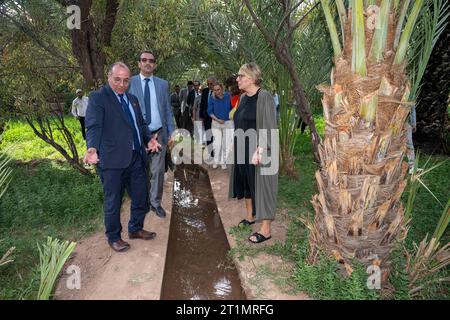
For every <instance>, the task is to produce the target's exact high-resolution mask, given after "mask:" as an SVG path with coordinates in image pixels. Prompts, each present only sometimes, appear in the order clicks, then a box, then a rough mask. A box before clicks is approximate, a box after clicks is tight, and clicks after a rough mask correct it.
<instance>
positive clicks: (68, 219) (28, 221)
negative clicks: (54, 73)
mask: <svg viewBox="0 0 450 320" xmlns="http://www.w3.org/2000/svg"><path fill="white" fill-rule="evenodd" d="M67 125H68V127H69V128H71V130H72V131H73V132H77V134H76V136H75V139H76V141H77V144H78V146H79V150H80V152H81V153H82V152H83V151H84V148H85V146H84V141H83V139H82V137H81V132H80V129H79V123H78V121H77V120H76V119H73V118H71V117H68V118H67ZM12 145H13V146H14V152H13V155H12V156H13V159H14V162H13V163H12V165H11V166H12V168H13V169H14V172H13V176H12V181H11V184H10V186H9V189H8V191H7V192H6V193H5V195H4V196H3V198H2V199H1V200H0V239H4V241H2V242H0V255H1V254H3V253H5V252H6V251H7V250H8V249H9V248H10V247H12V246H15V247H16V250H15V251H14V253H13V259H14V262H12V263H10V264H8V265H6V266H3V267H0V299H35V298H36V295H37V291H38V289H39V277H40V274H39V270H38V266H39V252H38V248H37V243H38V242H39V243H44V242H46V239H47V236H51V237H53V238H58V239H60V240H70V241H75V242H76V241H78V240H80V239H82V238H83V237H85V236H87V235H89V234H91V233H93V232H95V231H98V230H101V228H102V226H103V214H102V203H103V192H102V188H101V184H100V181H99V179H98V177H95V176H83V175H81V174H80V173H78V172H77V171H75V170H74V169H72V168H71V167H70V166H68V165H67V163H65V162H64V161H59V160H55V159H61V158H62V156H61V155H60V154H59V153H57V152H56V151H55V150H54V149H53V148H52V147H50V146H48V145H47V144H45V143H44V142H43V141H42V140H40V139H39V138H37V137H36V136H35V135H34V133H33V132H32V130H31V128H30V127H29V126H28V125H27V124H26V123H24V122H20V121H19V120H14V121H10V122H9V124H8V126H7V129H6V130H5V132H4V136H3V141H2V144H1V148H0V149H3V150H4V149H6V148H8V147H9V146H12Z"/></svg>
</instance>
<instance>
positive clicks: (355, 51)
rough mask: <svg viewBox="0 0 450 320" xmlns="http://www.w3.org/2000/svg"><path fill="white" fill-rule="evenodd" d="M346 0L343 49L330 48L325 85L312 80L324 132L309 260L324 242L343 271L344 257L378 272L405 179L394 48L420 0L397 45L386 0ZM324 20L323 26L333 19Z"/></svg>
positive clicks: (394, 233)
mask: <svg viewBox="0 0 450 320" xmlns="http://www.w3.org/2000/svg"><path fill="white" fill-rule="evenodd" d="M326 2H328V1H325V0H322V3H326ZM350 2H351V4H352V9H353V10H352V9H349V10H348V14H347V17H346V19H345V21H346V25H345V26H343V28H342V29H343V30H345V39H346V40H345V46H344V50H343V53H341V51H340V50H339V49H340V48H336V49H338V50H336V49H335V61H334V62H335V68H334V70H333V71H332V75H331V86H329V85H321V86H319V87H318V89H319V90H320V91H321V92H323V113H324V119H325V136H324V140H323V143H321V144H320V147H319V155H320V165H321V167H320V169H319V170H318V171H317V172H316V180H317V184H318V189H319V194H316V195H314V197H313V199H312V204H313V207H314V211H315V220H314V223H313V224H310V229H311V233H310V244H311V249H312V250H311V255H310V260H311V261H314V260H315V257H316V256H317V249H318V248H321V249H325V251H326V252H328V253H329V254H330V255H332V256H334V257H336V259H337V260H338V261H339V262H340V263H341V265H342V270H343V271H346V272H347V273H351V272H352V267H351V262H352V260H353V259H357V260H359V261H360V262H362V263H364V264H365V265H366V266H369V265H376V266H378V267H380V268H381V272H382V280H386V279H387V275H388V273H389V266H390V262H389V254H390V252H391V251H392V249H393V247H394V245H395V243H396V241H398V240H399V239H401V238H403V237H405V236H406V232H407V228H406V221H405V220H404V213H403V212H404V210H403V205H402V202H401V200H400V198H401V195H402V193H403V190H404V188H405V186H406V181H405V173H406V171H407V164H406V163H405V162H404V161H403V157H404V155H405V151H406V120H407V117H408V114H409V112H410V108H411V107H410V105H411V103H409V102H408V98H409V79H408V76H407V74H406V71H405V70H406V69H405V66H406V62H405V61H404V59H405V58H404V57H405V55H404V54H403V52H400V51H399V50H403V49H404V48H405V42H408V41H409V35H408V34H407V33H405V32H406V30H408V29H410V30H412V26H414V23H415V21H414V19H415V18H414V13H416V11H417V10H419V11H420V3H419V2H420V1H417V5H416V6H415V7H414V10H412V13H410V16H409V19H408V22H407V25H406V26H405V31H404V33H403V34H402V38H401V41H400V44H399V46H398V50H396V49H394V40H395V31H396V29H397V21H398V16H397V15H396V14H395V12H394V9H393V6H392V3H391V1H390V0H382V1H378V2H377V3H378V4H380V7H377V6H370V7H363V1H362V0H352V1H350ZM325 7H326V6H324V8H325ZM383 11H384V12H387V14H383ZM341 21H342V20H341ZM327 22H328V24H329V27H330V25H332V24H333V23H334V22H333V20H331V19H330V20H329V21H327ZM332 29H333V28H330V30H332ZM334 30H337V29H336V28H335V27H334ZM332 36H333V33H332ZM335 36H337V33H335ZM378 51H379V52H378Z"/></svg>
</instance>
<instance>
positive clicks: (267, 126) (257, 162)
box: [229, 63, 278, 243]
mask: <svg viewBox="0 0 450 320" xmlns="http://www.w3.org/2000/svg"><path fill="white" fill-rule="evenodd" d="M237 83H238V85H239V89H241V90H243V91H244V94H243V95H242V97H241V101H240V104H239V106H238V107H237V110H236V112H235V114H234V117H233V120H234V127H235V137H234V164H233V166H232V168H231V173H230V192H229V195H230V197H232V198H238V199H242V198H245V206H246V211H247V216H246V218H245V219H243V220H242V221H241V222H240V223H239V225H252V224H254V223H255V222H256V221H258V222H261V227H260V230H259V231H258V232H255V233H253V234H252V235H251V236H250V237H249V241H250V242H253V243H260V242H263V241H266V240H269V239H270V238H271V229H270V226H271V222H272V221H273V219H274V218H275V211H276V203H277V191H278V167H276V170H275V171H276V173H274V174H264V172H262V171H261V169H262V168H265V167H267V161H262V160H263V157H265V158H264V159H265V160H267V159H268V157H270V154H271V153H272V151H273V152H274V154H273V158H274V159H276V160H275V161H273V162H274V163H275V165H276V166H278V152H277V150H278V148H277V146H274V145H273V143H272V141H274V142H275V144H277V143H278V139H277V136H278V131H277V121H276V112H275V105H274V101H273V97H272V95H271V94H270V93H269V92H268V91H266V90H263V89H261V87H260V83H261V70H260V68H259V67H258V65H256V64H255V63H247V64H244V65H243V66H242V67H241V69H240V70H239V74H238V77H237ZM262 132H263V134H261V133H262ZM242 133H245V134H242ZM263 137H268V139H265V138H263ZM271 138H272V139H271ZM242 139H245V140H244V141H245V142H244V141H242ZM262 142H263V143H262ZM275 153H276V154H275Z"/></svg>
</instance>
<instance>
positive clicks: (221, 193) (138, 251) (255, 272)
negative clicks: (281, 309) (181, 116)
mask: <svg viewBox="0 0 450 320" xmlns="http://www.w3.org/2000/svg"><path fill="white" fill-rule="evenodd" d="M205 168H206V167H205ZM219 168H220V167H219ZM207 169H208V171H209V176H210V181H211V186H212V190H213V193H214V198H215V200H216V203H217V207H218V210H219V214H220V217H221V220H222V223H223V226H224V228H225V232H226V234H227V238H228V241H229V244H230V247H231V248H234V247H235V246H236V245H237V243H236V241H235V239H234V238H233V236H232V235H231V234H230V233H229V230H230V228H231V227H233V226H235V225H237V224H238V223H239V221H240V220H241V219H243V218H244V217H245V207H244V203H243V201H237V200H230V199H228V170H222V169H211V168H210V167H209V168H207ZM172 189H173V174H172V173H171V172H168V173H167V174H166V179H165V185H164V196H163V203H162V205H163V207H164V209H165V210H166V212H167V217H166V218H165V219H161V218H159V217H157V216H156V215H155V214H154V213H153V212H150V213H149V214H148V215H147V217H146V219H145V226H144V229H146V230H150V231H154V232H156V233H157V236H156V238H155V239H153V240H149V241H143V240H128V236H127V232H126V226H127V222H128V219H129V214H130V201H129V200H126V201H124V203H123V206H122V218H121V220H122V226H123V227H124V231H123V232H122V237H123V239H124V240H125V241H129V243H130V244H131V248H130V250H128V251H127V252H124V253H116V252H114V251H113V250H112V249H110V247H109V246H108V244H107V242H106V240H105V235H104V233H103V232H99V233H97V234H94V235H92V236H90V237H88V238H86V239H82V240H80V241H79V242H78V244H77V247H76V249H75V251H74V254H73V255H72V257H71V259H70V260H69V261H68V262H67V264H66V266H65V268H64V269H63V270H67V267H68V266H70V265H76V266H78V267H79V268H80V273H81V274H80V275H81V288H80V289H68V288H67V287H68V286H67V281H68V278H69V277H70V275H68V274H66V273H65V272H62V276H61V277H60V279H59V282H58V284H57V287H56V291H55V298H56V299H59V300H67V299H70V300H73V299H75V300H97V299H98V300H110V299H113V300H140V299H144V300H158V299H160V293H161V286H162V280H163V271H164V264H165V259H166V248H167V243H168V232H169V223H170V215H171V208H172ZM252 228H253V230H254V231H257V230H258V229H259V225H258V223H256V224H254V225H252ZM286 231H287V225H286V224H285V223H283V221H282V219H279V220H275V222H274V223H273V225H272V239H270V240H269V241H267V242H266V243H263V244H257V245H258V246H263V245H270V244H273V243H274V241H284V240H285V238H286ZM235 263H236V266H237V269H238V272H239V276H240V278H241V282H242V286H243V288H244V289H245V292H246V295H247V297H248V299H270V300H288V299H289V300H290V299H295V300H304V299H308V297H307V296H306V295H304V294H297V295H291V294H289V293H288V292H289V288H288V287H285V286H284V287H283V286H282V285H281V286H280V285H279V284H276V282H278V283H279V282H280V281H281V282H283V277H285V276H287V275H288V274H289V270H290V269H291V268H292V267H293V266H292V265H291V264H290V263H287V262H285V261H283V260H282V259H281V258H280V257H276V256H271V255H269V254H266V253H261V254H258V255H257V256H254V257H246V258H245V259H243V260H240V259H235Z"/></svg>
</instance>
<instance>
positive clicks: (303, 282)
mask: <svg viewBox="0 0 450 320" xmlns="http://www.w3.org/2000/svg"><path fill="white" fill-rule="evenodd" d="M315 120H316V126H317V128H318V131H319V134H322V132H323V120H322V119H321V118H319V117H318V118H316V119H315ZM307 132H308V134H304V135H300V136H299V138H298V140H297V144H296V147H295V152H294V153H295V155H296V162H295V165H296V168H297V170H298V172H299V179H298V180H294V179H291V178H288V177H283V176H281V177H280V179H279V191H278V208H279V210H281V211H283V212H286V213H287V215H288V216H289V217H291V218H292V222H291V223H290V225H289V228H288V234H287V239H286V241H285V242H284V243H275V244H273V245H272V246H268V247H263V248H254V246H253V247H252V246H250V245H248V244H247V241H246V237H247V236H248V233H249V230H240V229H238V228H232V230H231V233H232V234H233V235H234V237H235V239H236V240H237V243H238V245H237V246H236V247H235V248H233V249H232V250H231V254H232V255H234V256H237V257H238V258H241V259H243V258H244V257H245V256H252V255H256V254H258V253H259V252H262V251H263V252H266V253H270V254H274V255H278V256H282V257H283V258H285V259H287V260H290V261H292V262H294V263H295V264H296V269H295V271H294V272H293V274H292V278H291V281H292V282H293V283H295V284H296V286H297V288H298V290H301V291H304V292H305V293H306V294H308V295H309V296H310V297H312V298H316V299H385V298H389V299H410V297H409V295H408V290H409V289H408V275H407V274H406V272H405V265H406V260H405V257H404V254H403V251H402V250H401V248H399V249H397V250H395V251H394V253H393V255H392V260H393V268H392V273H391V283H392V285H393V286H394V288H395V291H394V292H393V294H392V295H391V296H388V297H387V296H384V295H383V296H382V295H381V293H380V292H378V291H377V290H368V289H367V278H368V274H367V273H366V272H365V270H364V268H363V266H362V265H360V264H358V263H354V269H355V271H354V273H353V274H352V276H351V277H350V278H348V279H343V278H341V277H340V276H338V275H337V273H336V270H338V264H337V263H336V261H335V260H334V259H330V258H327V257H325V256H324V255H322V256H321V257H320V259H319V263H318V264H316V265H308V264H307V263H306V262H305V257H306V256H307V253H308V250H309V245H308V241H307V232H306V230H305V227H304V226H303V225H302V224H301V223H300V222H299V221H298V219H296V218H297V217H303V218H310V219H312V218H313V216H314V210H313V207H312V205H311V202H310V201H311V199H312V196H313V194H315V193H316V192H317V188H316V181H315V177H314V174H315V171H316V170H317V165H316V164H315V162H314V159H313V155H312V150H311V140H310V135H309V131H308V130H307ZM426 158H427V157H425V156H423V157H422V159H421V165H423V162H425V160H426ZM446 159H448V158H446V157H441V156H433V161H434V162H440V161H443V160H446ZM449 179H450V161H447V162H446V163H445V164H444V165H442V166H440V167H439V168H436V169H435V170H434V171H432V172H430V174H429V175H428V176H427V178H426V179H425V183H426V184H427V186H428V187H429V188H430V189H431V190H432V191H433V193H434V194H435V195H436V196H437V198H438V199H439V200H440V201H441V202H442V203H443V204H445V203H446V202H447V199H448V197H450V188H449V187H448V186H449V184H448V180H449ZM403 197H404V199H405V200H406V199H407V193H406V192H405V194H404V195H403ZM441 213H442V208H441V206H440V204H439V203H438V202H437V201H436V200H435V199H434V198H433V197H432V196H431V195H430V194H429V193H428V191H426V190H425V189H424V188H420V189H419V191H418V194H417V199H416V202H415V205H414V211H413V220H412V224H411V229H410V232H409V234H408V238H407V240H406V243H405V245H406V247H408V248H411V247H412V242H413V241H415V242H418V241H420V240H422V239H423V237H424V236H425V235H426V234H427V233H428V234H431V233H433V231H434V228H435V226H436V223H437V222H438V220H439V218H440V215H441ZM449 236H450V235H449V232H447V233H446V234H445V235H444V241H443V242H445V243H446V242H448V241H449V240H450V239H449ZM442 275H444V276H447V277H448V271H447V274H444V273H441V276H442ZM446 292H447V293H448V288H445V287H444V286H437V285H436V286H429V287H427V290H425V291H424V293H423V296H422V298H428V299H430V298H433V299H440V298H444V296H445V294H446ZM447 299H448V294H447Z"/></svg>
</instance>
